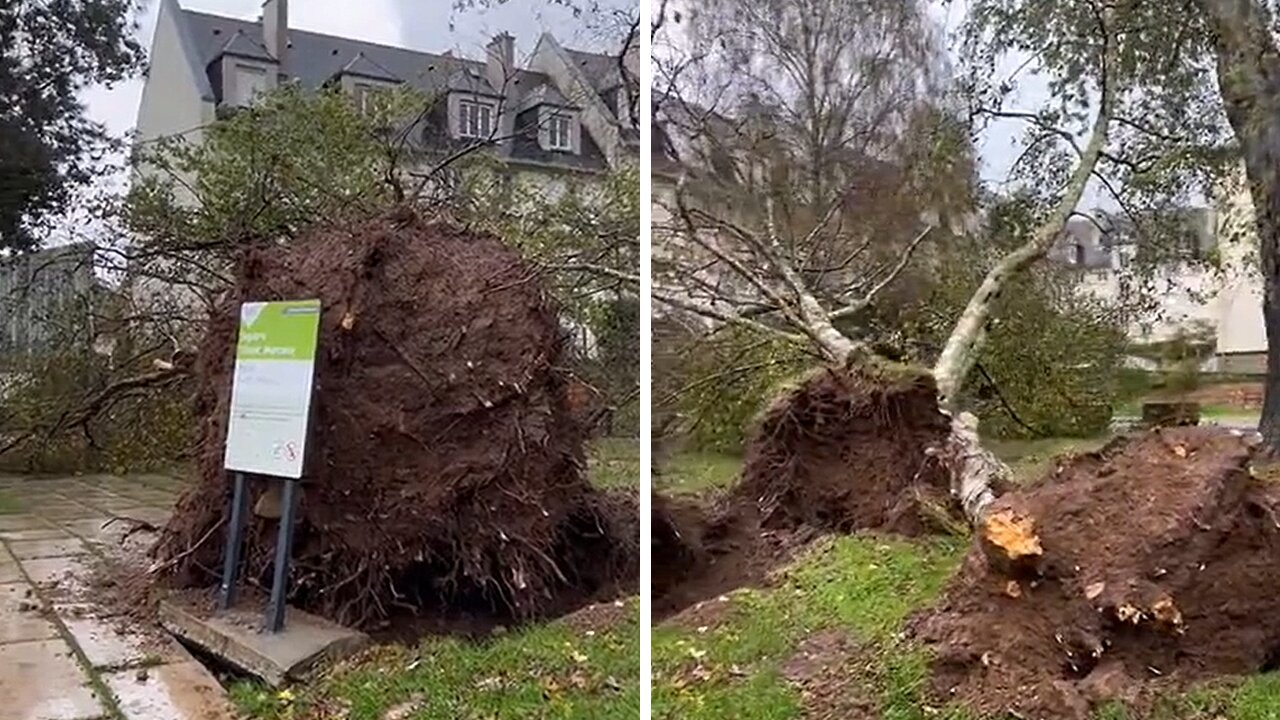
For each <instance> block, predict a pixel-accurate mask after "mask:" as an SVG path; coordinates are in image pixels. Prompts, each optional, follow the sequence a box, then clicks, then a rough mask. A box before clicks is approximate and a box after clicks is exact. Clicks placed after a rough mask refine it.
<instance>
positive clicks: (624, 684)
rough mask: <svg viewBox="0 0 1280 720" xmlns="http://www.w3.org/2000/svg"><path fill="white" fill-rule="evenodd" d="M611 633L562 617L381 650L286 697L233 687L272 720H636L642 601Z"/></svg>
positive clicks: (257, 713)
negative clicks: (491, 633)
mask: <svg viewBox="0 0 1280 720" xmlns="http://www.w3.org/2000/svg"><path fill="white" fill-rule="evenodd" d="M620 613H622V614H623V617H622V618H621V619H620V620H619V621H618V622H616V623H615V624H613V625H611V626H610V627H608V628H607V629H600V630H598V631H592V630H581V629H576V628H574V627H572V626H570V625H569V624H568V623H566V622H563V621H558V622H553V623H547V624H542V625H531V626H529V627H527V628H522V629H519V630H516V631H512V632H510V633H508V634H504V635H501V636H498V637H495V638H491V639H487V640H483V641H471V640H462V639H457V638H432V639H428V640H425V641H424V642H423V643H422V644H421V645H419V646H418V647H417V648H414V649H409V648H404V647H398V646H384V647H379V648H376V649H374V650H372V651H370V652H368V653H366V654H365V655H362V656H360V657H359V658H357V659H356V660H353V661H351V662H348V663H345V664H343V665H340V666H339V667H338V668H336V669H335V670H333V671H332V672H330V673H329V674H328V675H326V676H324V677H322V678H319V679H317V680H315V681H314V682H313V683H312V684H310V685H304V686H299V687H297V688H294V689H292V690H290V691H289V692H288V693H286V694H283V695H282V694H281V693H277V692H273V691H271V690H268V689H266V688H264V687H262V686H260V685H256V684H240V685H237V686H235V687H233V689H232V692H231V698H232V700H233V701H234V702H235V703H236V705H237V707H238V708H239V709H240V711H241V712H242V713H244V714H245V715H246V716H248V717H251V718H262V719H264V720H293V719H294V718H309V717H326V718H327V717H342V718H348V719H349V720H381V719H382V718H383V717H385V716H386V715H387V714H388V713H389V712H390V711H392V710H394V711H395V713H394V715H395V716H397V717H400V718H403V719H404V720H410V719H412V720H426V719H427V718H456V719H457V720H525V719H527V718H556V719H557V720H624V719H625V720H635V718H636V717H639V714H640V624H639V623H640V615H639V604H638V602H637V601H636V600H635V599H632V600H630V601H628V602H627V603H626V606H625V609H624V610H621V611H620Z"/></svg>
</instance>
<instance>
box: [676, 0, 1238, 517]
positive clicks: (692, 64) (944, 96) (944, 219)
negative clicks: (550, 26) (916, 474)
mask: <svg viewBox="0 0 1280 720" xmlns="http://www.w3.org/2000/svg"><path fill="white" fill-rule="evenodd" d="M1140 5H1141V3H1132V2H1130V3H1115V2H1104V1H1103V0H1071V1H1068V2H1057V1H1052V2H1050V1H1048V0H976V1H975V2H972V3H970V5H969V9H968V14H967V17H966V22H965V26H964V28H963V32H962V38H963V43H962V45H961V47H960V53H959V55H960V59H961V63H960V65H961V67H960V68H959V70H960V71H961V72H956V68H953V67H950V66H949V63H948V61H947V59H946V56H945V54H944V53H943V52H942V51H941V40H940V37H939V34H938V31H937V29H936V27H934V26H933V24H932V22H931V21H930V19H929V16H928V13H927V9H926V7H925V6H924V4H923V3H898V2H893V3H890V2H875V1H873V0H863V1H862V2H852V3H850V2H839V1H836V0H803V1H801V2H794V3H793V2H781V1H780V0H771V1H768V2H763V3H755V2H751V3H749V2H746V1H745V0H718V1H717V2H713V3H710V4H709V5H707V6H706V8H705V9H704V10H703V11H701V12H700V13H699V14H697V15H696V16H693V17H690V18H684V19H683V20H684V21H683V22H679V23H672V22H671V21H670V19H668V20H665V21H663V22H660V23H658V26H659V28H660V30H659V35H664V34H665V35H666V37H665V38H664V40H659V41H655V56H656V57H657V58H658V63H657V64H658V67H657V68H656V72H655V74H656V75H657V80H656V82H657V83H658V87H657V88H656V89H655V93H656V95H657V97H658V102H659V103H660V107H661V108H662V110H663V112H664V116H663V118H662V119H663V120H664V121H665V124H664V128H665V129H666V133H665V134H666V135H667V136H668V138H669V145H668V147H669V149H670V152H671V155H672V157H673V160H674V161H675V162H676V163H678V164H677V165H676V166H675V167H674V168H673V169H671V170H669V171H668V172H669V174H670V175H671V176H672V177H673V178H675V180H674V184H673V188H672V189H671V191H670V193H669V199H668V200H667V201H666V202H665V207H666V209H667V210H668V214H669V220H668V221H667V222H666V223H665V224H664V225H663V226H661V227H655V245H657V244H658V238H660V237H665V238H666V239H665V241H662V243H661V248H660V249H658V248H655V260H654V268H655V274H656V276H655V280H654V293H653V297H654V299H655V300H657V301H658V302H660V303H662V304H663V305H665V306H666V307H667V308H668V309H670V310H671V311H674V312H679V313H684V314H687V315H690V316H697V317H700V318H702V319H703V321H704V322H706V323H707V324H709V325H710V326H716V325H733V326H737V327H744V328H751V329H753V330H756V331H758V332H762V333H770V334H773V335H775V336H780V337H784V338H787V339H790V340H792V341H795V342H798V343H802V344H805V345H806V346H807V347H809V348H810V349H811V350H813V351H814V354H815V355H817V356H818V357H819V358H820V359H821V360H822V361H825V362H827V363H831V364H837V365H839V364H845V363H868V362H876V361H877V358H876V355H875V353H874V351H873V350H872V345H871V342H870V338H869V337H868V336H867V330H868V329H867V328H866V327H865V324H864V323H863V322H861V320H862V319H863V318H864V317H865V313H866V312H867V310H868V309H869V308H871V307H873V306H874V305H875V304H876V303H877V302H879V301H880V299H881V297H882V295H883V293H884V292H885V291H886V289H887V288H889V287H890V286H892V285H893V284H894V283H895V282H897V281H899V280H900V279H901V277H902V276H903V273H904V272H905V271H907V269H908V268H909V267H910V266H912V264H913V263H921V264H924V265H927V264H928V262H929V259H928V255H929V253H928V248H929V245H930V243H939V242H945V241H946V238H947V237H948V236H956V235H964V234H975V233H976V234H978V235H981V233H983V232H986V229H985V228H984V226H983V223H982V222H981V217H982V210H983V207H982V203H981V202H980V201H979V199H978V198H979V190H978V188H977V187H976V185H977V183H976V177H975V175H976V173H975V171H974V168H975V161H974V159H973V151H972V145H971V142H970V140H971V139H972V138H973V137H975V136H977V135H979V134H980V133H981V132H982V130H983V129H984V128H985V127H987V126H988V125H989V124H990V123H992V122H1005V123H1009V122H1013V123H1019V124H1021V125H1024V126H1025V128H1026V134H1025V139H1024V143H1023V152H1022V155H1021V156H1020V157H1019V159H1018V160H1017V161H1016V162H1015V163H1014V166H1015V170H1016V171H1017V172H1018V173H1021V175H1020V177H1021V179H1022V180H1023V181H1024V183H1025V184H1026V186H1027V188H1028V189H1027V192H1028V193H1029V194H1030V195H1032V196H1034V198H1035V200H1036V201H1037V204H1036V207H1037V208H1038V212H1037V213H1036V214H1035V222H1034V227H1033V229H1032V231H1031V232H1029V233H1026V235H1025V237H1026V240H1025V241H1024V242H1022V243H1021V244H1019V245H1016V246H1015V247H1014V248H1013V249H1012V250H1011V251H1009V252H1008V253H1007V254H1005V255H1003V256H1002V257H1000V258H999V259H998V260H996V261H995V262H994V263H993V264H992V265H991V266H990V267H989V268H987V270H986V273H985V277H984V279H983V281H982V282H981V284H980V285H979V287H978V288H977V290H976V291H975V292H974V294H973V296H972V297H971V298H970V299H969V301H968V303H967V305H966V306H965V308H964V310H963V311H962V312H961V313H960V314H959V316H958V317H957V318H955V321H954V326H953V328H952V330H951V332H950V334H949V336H948V338H947V340H946V342H945V344H944V347H943V349H942V351H941V353H940V354H939V355H938V356H937V357H936V358H935V359H934V361H933V362H932V366H931V371H932V374H933V376H934V378H935V379H936V381H937V386H938V392H939V403H940V405H941V406H942V407H943V408H944V409H945V410H947V411H949V412H951V413H952V415H953V418H954V420H953V436H952V440H951V445H952V447H951V448H950V451H951V452H952V453H953V454H954V455H955V457H956V458H958V459H959V462H958V463H957V464H956V465H955V467H956V468H957V470H956V472H955V473H954V478H953V494H954V495H955V496H956V498H957V499H958V500H959V501H960V503H961V504H962V506H963V508H964V510H965V513H966V515H967V516H968V517H969V518H970V519H971V520H972V521H975V522H976V521H978V520H980V519H981V518H982V517H983V515H984V511H985V510H986V509H987V507H989V505H990V503H991V502H992V500H993V499H994V494H993V493H992V491H991V489H990V483H991V480H992V478H993V477H994V476H996V475H998V474H999V473H1000V472H1001V471H1002V466H1001V465H1000V464H999V463H998V461H996V460H995V459H994V457H992V456H991V455H990V454H989V453H986V452H984V451H983V450H982V449H981V447H980V444H979V441H978V436H977V428H976V419H975V418H974V417H973V416H972V415H971V414H969V413H965V412H961V410H962V408H960V407H958V406H957V404H958V400H959V397H960V391H961V390H962V388H963V387H964V383H965V381H966V380H967V378H968V377H969V375H970V373H971V370H972V368H973V365H974V361H975V358H976V357H977V354H978V352H979V350H980V349H981V348H982V346H983V342H984V338H985V336H986V331H987V328H988V325H989V323H990V322H991V321H992V319H993V318H992V307H993V301H994V300H995V299H996V298H997V297H998V296H999V295H1000V293H1001V292H1002V290H1004V289H1005V288H1006V287H1007V285H1008V284H1009V282H1010V280H1011V278H1014V277H1016V276H1018V275H1019V274H1021V273H1025V272H1027V271H1028V269H1029V268H1031V267H1033V266H1034V265H1035V264H1036V263H1038V262H1040V261H1042V260H1043V259H1044V258H1045V257H1046V256H1047V255H1048V254H1049V252H1050V251H1051V249H1052V248H1053V246H1054V243H1055V242H1056V241H1057V240H1058V239H1059V237H1060V236H1061V235H1062V233H1063V231H1064V228H1065V226H1066V223H1067V221H1068V220H1069V219H1070V218H1072V217H1073V216H1074V215H1076V214H1080V213H1081V212H1082V211H1081V207H1082V204H1083V203H1084V201H1086V199H1087V198H1088V196H1089V195H1091V194H1095V195H1096V194H1105V195H1106V196H1108V197H1110V198H1111V200H1112V201H1113V202H1115V203H1116V204H1119V205H1120V206H1121V207H1122V208H1125V209H1126V212H1128V213H1129V214H1131V215H1132V217H1133V219H1134V222H1135V226H1137V227H1139V228H1145V227H1147V226H1148V225H1149V224H1150V221H1151V220H1152V218H1153V217H1156V216H1158V214H1159V213H1158V212H1157V211H1158V210H1159V209H1161V208H1168V207H1172V206H1174V205H1176V204H1177V203H1179V202H1185V201H1186V200H1187V199H1188V198H1189V197H1191V196H1192V195H1193V194H1194V192H1195V191H1196V182H1195V179H1196V178H1199V177H1200V175H1198V174H1196V173H1191V174H1187V173H1184V172H1181V171H1183V170H1186V169H1188V168H1191V169H1199V168H1200V166H1201V162H1200V161H1201V160H1202V159H1203V155H1204V149H1205V148H1206V146H1207V145H1209V144H1210V143H1207V142H1206V133H1207V131H1206V130H1204V128H1210V127H1212V123H1213V120H1212V118H1209V119H1203V120H1194V121H1187V119H1186V118H1185V115H1184V113H1185V111H1186V110H1187V109H1188V108H1189V107H1190V105H1188V106H1187V107H1184V108H1179V107H1178V105H1177V102H1178V100H1179V99H1185V97H1186V96H1188V95H1189V94H1191V93H1193V92H1194V91H1195V89H1196V88H1198V87H1200V85H1198V84H1197V83H1195V82H1192V80H1197V79H1199V78H1198V76H1197V75H1196V73H1198V72H1200V71H1201V70H1202V69H1200V68H1195V67H1188V66H1185V65H1183V66H1178V67H1172V68H1157V69H1152V68H1151V67H1150V65H1148V64H1146V63H1144V60H1146V59H1147V58H1148V57H1149V56H1150V54H1151V52H1152V46H1151V44H1150V40H1149V36H1148V35H1147V34H1145V33H1142V32H1140V29H1141V28H1142V27H1143V26H1142V25H1140V24H1139V23H1142V22H1144V21H1150V20H1151V18H1149V17H1145V18H1144V17H1142V16H1141V15H1142V13H1141V12H1139V11H1138V10H1137V9H1136V8H1138V7H1139V6H1140ZM1018 56H1023V58H1024V62H1023V65H1024V68H1025V67H1030V68H1031V71H1033V72H1035V73H1037V74H1039V75H1040V76H1042V77H1045V78H1047V79H1048V80H1049V87H1050V98H1049V100H1048V101H1047V102H1044V103H1042V104H1038V105H1032V106H1029V107H1027V106H1021V105H1019V104H1018V103H1016V102H1014V99H1015V98H1014V97H1013V96H1012V92H1011V91H1012V90H1013V89H1015V87H1014V84H1013V83H1012V82H1011V81H1009V80H1007V79H1004V78H1000V72H999V71H1000V70H1002V69H1004V68H1005V67H1006V66H1007V63H1008V60H1009V58H1011V57H1014V58H1016V57H1018ZM1161 73H1163V74H1165V75H1172V74H1175V73H1181V76H1179V77H1178V78H1176V80H1178V82H1167V83H1166V84H1168V85H1170V86H1176V87H1179V88H1183V89H1184V90H1185V92H1183V93H1181V94H1179V93H1177V92H1170V93H1166V94H1163V95H1160V96H1151V95H1149V94H1145V93H1144V92H1142V91H1143V89H1144V88H1145V87H1147V86H1149V85H1150V84H1152V81H1153V79H1154V76H1157V75H1160V74H1161ZM1182 76H1186V77H1182ZM944 78H962V79H963V80H962V81H961V82H949V83H948V82H944V81H943V79H944ZM1164 79H1165V80H1168V78H1164ZM1188 127H1194V129H1195V132H1192V133H1188V132H1185V131H1186V130H1187V128H1188ZM888 200H892V201H894V202H886V201H888ZM886 207H891V208H892V213H893V217H894V220H895V222H887V223H886V222H883V221H882V220H883V219H882V218H877V217H876V212H875V209H876V208H880V209H884V208H886ZM873 219H875V220H880V222H872V220H873ZM1153 234H1154V231H1153ZM659 255H660V257H659Z"/></svg>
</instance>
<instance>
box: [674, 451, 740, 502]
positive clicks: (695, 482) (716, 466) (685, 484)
mask: <svg viewBox="0 0 1280 720" xmlns="http://www.w3.org/2000/svg"><path fill="white" fill-rule="evenodd" d="M741 471H742V457H741V456H739V455H731V454H728V453H718V452H709V451H690V452H682V453H678V454H676V455H674V456H672V458H671V459H670V460H669V461H667V462H666V463H665V464H664V465H663V466H662V472H661V473H660V475H659V476H658V477H656V478H655V479H654V480H655V482H656V483H657V484H658V485H659V488H660V489H661V490H663V491H665V492H674V493H701V492H706V491H707V490H714V489H720V488H727V487H729V486H731V485H733V483H734V482H735V481H736V480H737V479H738V473H739V472H741Z"/></svg>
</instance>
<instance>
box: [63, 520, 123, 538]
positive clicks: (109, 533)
mask: <svg viewBox="0 0 1280 720" xmlns="http://www.w3.org/2000/svg"><path fill="white" fill-rule="evenodd" d="M110 520H112V518H91V519H89V520H63V521H62V522H59V523H58V525H59V527H61V528H63V529H65V530H67V531H69V532H70V533H71V534H72V535H77V536H79V537H82V538H84V539H85V540H91V541H93V540H119V539H120V537H121V536H122V535H124V533H125V531H127V530H128V529H129V528H128V527H127V526H125V525H124V524H123V523H121V522H120V521H119V520H116V521H115V522H112V523H111V524H110V525H108V524H107V522H108V521H110ZM104 526H105V527H104Z"/></svg>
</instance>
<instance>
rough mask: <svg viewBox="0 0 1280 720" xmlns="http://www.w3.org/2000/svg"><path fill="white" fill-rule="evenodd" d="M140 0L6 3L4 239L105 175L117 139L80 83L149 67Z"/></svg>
mask: <svg viewBox="0 0 1280 720" xmlns="http://www.w3.org/2000/svg"><path fill="white" fill-rule="evenodd" d="M133 9H134V7H133V0H16V2H8V3H5V4H4V5H3V7H0V249H3V250H8V251H19V252H21V251H27V250H31V249H33V248H35V247H38V246H39V244H40V234H39V228H40V227H42V226H43V225H44V224H46V223H47V222H48V221H49V220H50V219H52V218H54V217H56V216H57V215H58V214H60V213H61V212H62V211H63V210H65V209H66V208H67V206H68V203H69V202H71V199H72V195H73V193H74V191H75V190H76V188H78V187H80V186H83V185H84V184H86V183H88V182H90V181H91V180H92V179H93V178H94V177H95V176H96V173H95V172H94V167H95V163H96V162H97V161H99V160H101V159H102V158H103V156H104V155H105V154H106V151H107V149H108V147H109V144H110V138H108V136H107V134H106V131H105V129H104V128H103V127H102V125H101V124H99V123H97V122H94V121H93V120H91V119H90V118H89V117H88V116H87V114H86V109H85V107H84V104H83V103H82V102H81V101H80V99H79V97H78V93H79V92H80V91H81V90H82V89H83V88H85V87H87V86H89V85H93V84H98V83H105V84H110V83H113V82H116V81H119V80H122V79H124V78H126V77H128V76H130V75H131V74H133V73H134V72H136V71H137V70H138V69H139V68H140V64H141V61H142V49H141V48H140V47H139V45H138V43H137V41H136V40H135V39H134V38H133V34H132V33H133V29H134V24H133V18H132V15H133Z"/></svg>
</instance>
